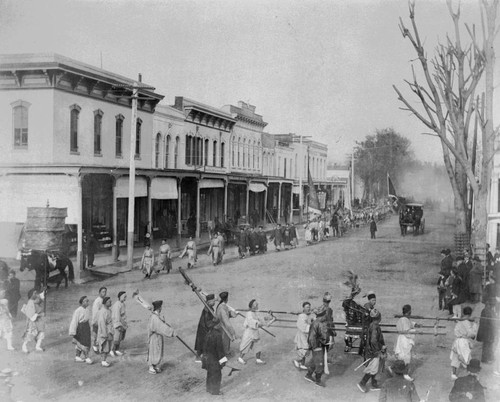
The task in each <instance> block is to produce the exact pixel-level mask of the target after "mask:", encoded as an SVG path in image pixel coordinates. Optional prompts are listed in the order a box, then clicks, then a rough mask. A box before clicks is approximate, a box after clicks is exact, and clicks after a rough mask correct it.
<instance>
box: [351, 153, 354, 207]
mask: <svg viewBox="0 0 500 402" xmlns="http://www.w3.org/2000/svg"><path fill="white" fill-rule="evenodd" d="M351 199H352V205H354V148H353V150H352V162H351ZM352 205H351V208H352Z"/></svg>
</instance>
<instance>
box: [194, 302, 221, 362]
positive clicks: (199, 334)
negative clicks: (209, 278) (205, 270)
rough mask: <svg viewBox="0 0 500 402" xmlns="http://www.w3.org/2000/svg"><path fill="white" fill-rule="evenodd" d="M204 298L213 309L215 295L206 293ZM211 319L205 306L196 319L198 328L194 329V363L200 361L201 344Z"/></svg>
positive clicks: (203, 343) (202, 344)
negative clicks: (198, 318)
mask: <svg viewBox="0 0 500 402" xmlns="http://www.w3.org/2000/svg"><path fill="white" fill-rule="evenodd" d="M205 300H206V302H207V305H208V306H209V307H210V308H211V309H212V310H213V307H214V305H215V295H214V294H213V293H210V294H208V295H206V297H205ZM212 320H213V315H212V313H211V312H210V311H209V310H208V309H207V307H205V308H204V309H203V310H202V312H201V316H200V320H199V321H198V329H197V330H196V340H195V342H194V350H195V351H196V359H195V362H196V363H201V355H202V353H203V346H204V345H205V338H206V336H207V333H208V330H209V326H210V325H211V323H212ZM221 342H222V340H221Z"/></svg>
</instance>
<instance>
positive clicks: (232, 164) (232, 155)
mask: <svg viewBox="0 0 500 402" xmlns="http://www.w3.org/2000/svg"><path fill="white" fill-rule="evenodd" d="M230 146H231V167H234V162H235V160H234V148H235V147H236V142H235V141H234V138H233V140H232V141H231V144H230Z"/></svg>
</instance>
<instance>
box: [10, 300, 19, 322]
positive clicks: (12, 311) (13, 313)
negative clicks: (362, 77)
mask: <svg viewBox="0 0 500 402" xmlns="http://www.w3.org/2000/svg"><path fill="white" fill-rule="evenodd" d="M18 303H19V302H15V303H14V302H11V301H10V300H9V312H10V315H11V316H12V317H13V318H16V317H17V306H18Z"/></svg>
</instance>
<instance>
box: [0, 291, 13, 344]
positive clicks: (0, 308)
mask: <svg viewBox="0 0 500 402" xmlns="http://www.w3.org/2000/svg"><path fill="white" fill-rule="evenodd" d="M12 329H13V327H12V316H11V314H10V311H9V300H8V299H6V298H5V292H4V291H0V338H4V339H5V340H6V341H7V350H15V349H14V347H13V346H12Z"/></svg>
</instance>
